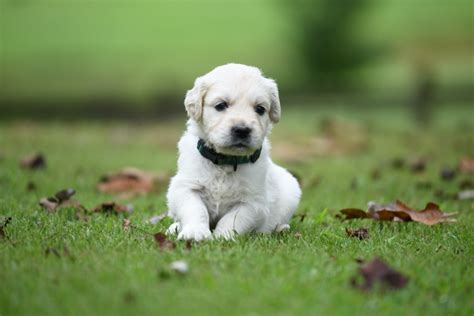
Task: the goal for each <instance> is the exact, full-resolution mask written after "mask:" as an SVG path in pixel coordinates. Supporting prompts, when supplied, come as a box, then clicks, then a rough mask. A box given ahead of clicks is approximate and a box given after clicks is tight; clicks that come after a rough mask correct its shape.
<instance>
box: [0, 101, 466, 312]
mask: <svg viewBox="0 0 474 316" xmlns="http://www.w3.org/2000/svg"><path fill="white" fill-rule="evenodd" d="M183 112H184V111H183ZM472 114H473V113H472V110H470V109H469V108H467V107H466V108H462V107H455V106H445V107H443V108H440V109H438V110H437V111H436V112H435V116H434V124H433V126H432V127H431V128H428V129H426V128H425V129H423V128H417V127H416V125H415V124H414V123H413V122H412V121H411V120H410V118H409V116H408V114H407V113H406V112H404V111H403V110H402V109H401V108H397V109H391V110H388V109H375V108H373V109H352V110H350V109H348V108H345V107H336V106H334V107H332V108H320V109H319V110H316V109H315V108H314V107H309V106H306V107H294V108H291V109H288V110H285V111H284V115H283V117H282V122H281V123H280V124H278V125H276V126H275V128H274V132H273V135H272V140H273V143H274V145H275V150H276V149H277V148H278V146H279V144H281V143H284V142H292V143H295V144H297V143H298V142H301V141H302V140H304V139H307V138H309V137H312V136H314V135H315V134H316V133H317V132H318V130H319V126H320V124H321V118H323V117H325V118H334V117H336V118H338V119H339V120H348V121H350V122H351V124H355V125H356V126H358V128H359V129H362V130H364V129H366V130H367V135H366V142H367V148H366V149H364V150H363V151H361V152H356V153H346V154H324V153H323V154H321V155H319V156H315V157H311V158H310V159H309V160H308V161H307V162H305V163H288V162H285V161H283V160H279V159H276V160H279V161H280V162H282V163H283V164H284V165H285V166H286V167H288V168H289V169H291V170H292V171H294V172H295V173H298V174H299V175H300V176H301V178H302V181H303V182H304V183H306V186H305V188H304V193H303V198H302V201H301V205H300V207H299V209H298V211H297V212H298V213H299V214H300V213H307V217H306V218H305V220H304V221H303V222H300V220H299V218H295V219H294V220H293V221H292V229H291V231H290V232H288V233H285V234H282V235H276V234H274V235H264V236H261V235H250V236H243V237H239V238H238V239H237V240H236V241H235V242H226V241H207V242H203V243H201V244H195V245H194V246H193V248H192V249H191V250H190V251H189V250H186V249H185V245H184V243H183V242H178V247H177V249H176V250H172V251H161V250H159V249H157V247H156V245H155V242H154V240H153V238H152V237H150V236H148V235H146V234H144V233H143V232H142V231H140V230H138V229H133V230H132V231H130V232H125V231H124V230H123V229H122V218H121V217H120V216H118V217H117V216H106V215H103V214H96V215H93V216H92V217H91V219H90V221H89V222H83V221H78V220H75V218H74V210H72V209H65V210H60V211H58V212H57V213H47V212H46V211H44V210H42V209H41V208H40V207H39V206H38V201H39V199H40V198H41V197H44V196H50V195H52V194H54V193H55V192H56V191H58V190H60V189H63V188H66V187H72V188H75V189H76V191H77V194H76V196H75V197H76V198H77V200H79V201H80V202H82V203H83V204H84V205H85V206H86V207H88V208H92V207H93V206H95V205H96V204H98V203H100V202H103V201H106V200H114V199H115V200H117V201H118V199H117V197H115V196H111V195H107V194H104V193H99V192H97V191H96V189H95V185H96V183H97V180H98V179H99V177H100V176H101V175H102V174H104V173H107V172H109V171H114V170H117V169H119V168H122V167H125V166H136V167H139V168H143V169H146V170H154V171H173V170H174V169H175V164H176V150H175V144H176V141H177V139H178V137H179V135H180V133H181V131H182V128H183V124H184V113H183V118H180V119H178V120H174V121H169V122H156V123H151V122H148V123H124V122H106V123H104V122H97V121H92V122H68V123H65V122H32V121H30V122H26V121H23V122H6V121H3V122H1V123H0V155H1V156H2V157H3V158H2V159H1V160H0V216H1V217H8V216H11V217H12V221H11V223H10V224H9V225H8V226H7V227H6V229H5V231H6V234H7V235H8V238H9V239H8V240H1V239H0V254H1V255H0V280H1V282H0V315H2V316H3V315H142V314H149V315H185V314H193V315H210V314H216V315H222V314H226V315H472V310H473V309H474V301H473V297H474V266H473V264H472V262H473V258H474V247H473V245H474V233H473V231H474V216H473V214H474V213H473V212H474V210H473V204H472V203H473V202H472V200H470V201H469V200H467V201H458V200H453V199H447V198H441V197H438V196H436V195H435V194H434V191H435V190H436V189H443V190H445V191H446V192H457V191H458V190H459V189H458V184H459V183H460V182H461V181H462V180H465V179H471V180H472V175H471V176H468V175H459V176H458V177H456V178H455V179H454V180H452V181H450V182H447V181H442V180H441V179H440V177H439V170H440V169H441V168H442V167H443V166H444V165H447V166H455V165H457V163H458V162H459V159H460V158H461V157H464V156H466V155H473V154H474V152H473V148H474V146H473V145H474V139H473V136H472V135H474V134H473V132H474V126H473V122H472ZM347 136H348V137H349V136H350V135H347ZM36 151H41V152H43V153H44V155H45V156H46V158H47V168H46V169H45V170H38V171H26V170H22V169H20V168H19V159H20V158H21V157H22V156H24V155H26V154H29V153H32V152H36ZM396 157H402V158H405V159H406V160H408V161H409V160H410V159H415V158H417V157H424V158H425V159H426V161H427V167H426V171H425V172H422V173H420V174H413V173H412V172H410V171H409V170H407V169H401V170H395V169H393V168H392V166H391V161H392V159H394V158H396ZM276 158H278V157H276ZM374 169H378V170H379V172H380V178H379V179H373V178H372V176H371V174H372V173H373V170H374ZM318 177H319V178H320V181H319V184H316V182H317V181H312V180H314V179H317V178H318ZM28 181H33V182H34V183H35V184H36V186H37V190H36V191H32V192H28V191H27V190H26V186H27V183H28ZM420 181H424V182H430V183H431V185H432V187H431V188H423V187H420V186H418V185H417V183H418V182H420ZM352 183H356V184H357V185H356V186H355V187H354V185H351V184H352ZM397 198H398V199H401V200H403V201H405V202H407V203H408V204H409V205H413V206H414V207H417V208H421V207H423V206H424V205H425V204H426V202H428V201H433V202H436V203H438V204H439V205H440V206H441V209H442V210H444V211H446V212H455V211H457V212H459V214H458V217H457V218H458V221H457V222H456V223H451V224H441V225H436V226H432V227H428V226H424V225H422V224H417V223H396V222H373V221H369V220H355V221H350V222H349V221H346V222H341V221H340V220H339V219H337V218H335V214H336V212H337V210H339V209H341V208H344V207H360V208H365V207H366V204H367V202H368V201H371V200H375V201H379V202H390V201H392V200H394V199H397ZM120 202H123V203H132V204H133V205H134V207H135V211H134V213H132V214H131V215H130V217H129V218H130V220H131V222H132V224H133V225H135V226H136V227H138V228H141V229H143V230H146V231H148V232H158V231H163V230H164V229H165V228H166V225H168V224H169V220H165V221H164V222H162V223H159V224H158V225H156V226H153V225H151V224H148V223H146V221H147V219H148V218H150V217H151V216H153V215H156V214H160V213H162V212H163V211H165V210H166V205H165V198H164V192H162V193H159V194H151V195H148V196H142V197H136V198H129V199H127V200H124V201H120ZM346 227H351V228H358V227H367V228H368V229H369V233H370V238H369V239H367V240H364V241H360V240H358V239H356V238H349V237H347V236H346V233H345V228H346ZM296 232H299V233H301V238H298V237H297V236H295V233H296ZM49 247H52V248H55V249H58V251H59V254H60V257H58V256H56V255H54V254H50V255H48V256H46V255H45V251H46V249H47V248H49ZM63 247H66V248H67V249H68V252H69V255H68V254H65V253H64V252H63ZM376 256H379V257H381V258H383V259H384V260H386V261H387V262H388V263H389V264H390V265H391V266H393V267H394V268H395V269H397V270H399V271H401V272H402V273H404V274H405V275H407V276H408V277H409V279H410V280H409V283H408V286H407V287H406V288H404V289H401V290H397V291H392V292H390V291H389V292H378V291H375V292H369V293H362V292H360V291H359V290H356V289H354V288H352V287H351V286H350V284H349V282H350V279H351V277H352V276H354V275H355V274H356V272H357V268H358V265H357V263H356V262H355V259H357V258H360V259H366V260H370V259H372V258H373V257H376ZM174 260H185V261H186V262H187V263H188V264H189V272H188V273H187V274H186V275H183V276H180V275H176V274H173V273H171V274H168V277H166V273H165V272H166V271H167V269H168V266H169V264H170V263H171V262H172V261H174Z"/></svg>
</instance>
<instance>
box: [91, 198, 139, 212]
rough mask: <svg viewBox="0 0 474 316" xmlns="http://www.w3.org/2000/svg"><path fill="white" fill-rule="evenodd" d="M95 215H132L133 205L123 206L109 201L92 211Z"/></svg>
mask: <svg viewBox="0 0 474 316" xmlns="http://www.w3.org/2000/svg"><path fill="white" fill-rule="evenodd" d="M92 211H93V212H95V213H107V214H115V215H117V214H121V213H131V212H133V205H132V204H128V205H121V204H118V203H115V202H114V201H108V202H104V203H101V204H99V205H97V206H96V207H94V208H93V209H92Z"/></svg>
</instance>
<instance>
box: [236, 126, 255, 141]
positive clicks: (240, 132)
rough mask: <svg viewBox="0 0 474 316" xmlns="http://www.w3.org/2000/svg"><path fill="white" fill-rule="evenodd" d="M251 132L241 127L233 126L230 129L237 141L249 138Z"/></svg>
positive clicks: (247, 128) (245, 127)
mask: <svg viewBox="0 0 474 316" xmlns="http://www.w3.org/2000/svg"><path fill="white" fill-rule="evenodd" d="M251 131H252V129H251V128H250V127H247V126H242V125H237V126H234V127H232V130H231V132H232V136H234V137H235V138H239V139H245V138H247V137H249V135H250V132H251Z"/></svg>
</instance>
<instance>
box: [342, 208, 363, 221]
mask: <svg viewBox="0 0 474 316" xmlns="http://www.w3.org/2000/svg"><path fill="white" fill-rule="evenodd" d="M340 212H341V213H342V214H344V215H346V217H345V219H353V218H370V214H368V213H366V212H364V211H363V210H361V209H358V208H345V209H343V210H341V211H340Z"/></svg>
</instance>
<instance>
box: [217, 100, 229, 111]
mask: <svg viewBox="0 0 474 316" xmlns="http://www.w3.org/2000/svg"><path fill="white" fill-rule="evenodd" d="M228 107H229V106H228V105H227V102H220V103H219V104H217V105H216V106H215V107H214V109H216V111H218V112H220V111H224V110H225V109H227V108H228Z"/></svg>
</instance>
